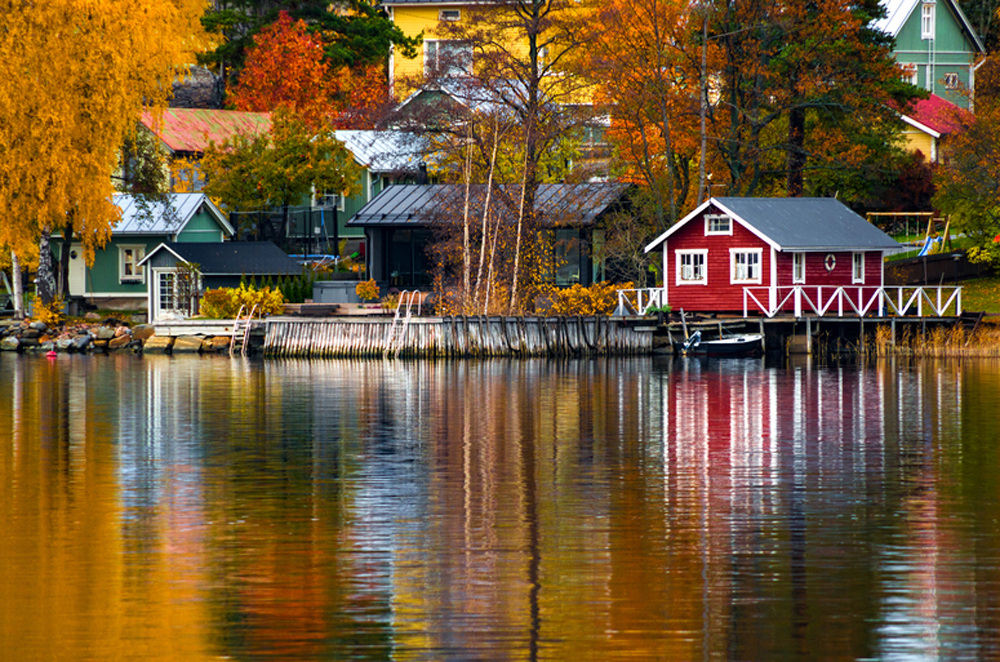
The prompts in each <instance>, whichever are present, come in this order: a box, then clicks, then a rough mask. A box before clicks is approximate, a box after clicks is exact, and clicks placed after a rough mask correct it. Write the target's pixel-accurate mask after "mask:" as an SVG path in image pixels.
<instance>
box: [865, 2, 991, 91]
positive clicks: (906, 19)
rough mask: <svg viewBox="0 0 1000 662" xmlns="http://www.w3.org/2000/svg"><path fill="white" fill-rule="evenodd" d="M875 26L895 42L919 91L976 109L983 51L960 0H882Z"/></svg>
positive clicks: (897, 50)
mask: <svg viewBox="0 0 1000 662" xmlns="http://www.w3.org/2000/svg"><path fill="white" fill-rule="evenodd" d="M881 5H882V6H883V7H884V8H885V9H886V17H885V18H883V19H880V20H879V21H877V22H876V23H875V27H876V28H878V29H880V30H881V31H883V32H885V33H887V34H889V35H891V36H892V37H894V38H895V40H896V45H895V48H894V50H893V54H894V55H895V57H896V61H897V62H898V63H899V64H901V65H903V67H904V68H905V70H906V77H907V79H908V80H909V81H910V82H912V83H913V84H914V85H916V86H917V87H921V88H923V89H925V90H927V91H929V92H930V93H931V94H936V95H937V96H939V97H941V98H943V99H945V100H947V101H950V102H951V103H953V104H955V105H957V106H959V107H961V108H966V109H970V110H971V108H972V101H973V99H974V92H975V87H976V66H977V60H978V59H979V58H980V56H981V55H983V54H984V53H985V50H986V49H985V47H984V46H983V42H982V41H981V40H980V38H979V36H978V35H977V34H976V31H975V30H974V29H973V28H972V24H971V23H970V22H969V19H968V18H966V16H965V14H964V13H963V12H962V9H961V7H959V5H958V2H957V1H956V0H881Z"/></svg>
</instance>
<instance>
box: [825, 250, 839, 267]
mask: <svg viewBox="0 0 1000 662" xmlns="http://www.w3.org/2000/svg"><path fill="white" fill-rule="evenodd" d="M823 264H825V265H826V270H827V271H833V268H834V267H836V266H837V256H836V255H834V254H833V253H827V254H826V259H825V260H823Z"/></svg>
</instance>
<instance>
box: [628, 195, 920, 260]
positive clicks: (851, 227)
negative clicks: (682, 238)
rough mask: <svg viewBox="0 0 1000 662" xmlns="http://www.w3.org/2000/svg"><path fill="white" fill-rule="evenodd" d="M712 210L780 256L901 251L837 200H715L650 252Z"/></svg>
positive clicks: (659, 240) (658, 241) (666, 234)
mask: <svg viewBox="0 0 1000 662" xmlns="http://www.w3.org/2000/svg"><path fill="white" fill-rule="evenodd" d="M709 206H712V207H714V208H716V209H718V210H719V211H722V212H725V213H727V214H729V215H730V216H731V217H733V218H734V219H736V221H738V222H739V223H741V224H742V225H744V226H745V227H747V228H748V229H750V230H751V231H752V232H754V233H755V234H757V235H758V236H759V237H761V239H763V240H764V241H766V242H767V243H768V244H770V245H772V246H774V247H775V248H776V249H777V250H779V251H803V252H809V251H830V250H838V251H864V250H882V251H896V250H899V248H900V245H899V244H898V243H897V242H896V241H895V240H894V239H893V238H892V237H890V236H889V235H887V234H886V233H884V232H882V231H881V230H879V229H878V228H877V227H875V226H874V225H872V224H871V223H869V222H868V221H867V220H865V219H864V218H863V217H861V216H859V215H858V214H856V213H854V212H853V211H851V209H850V208H849V207H847V205H845V204H844V203H842V202H840V201H839V200H835V199H834V198H712V199H711V200H709V201H708V202H707V203H705V204H703V205H702V206H701V207H699V208H698V209H696V210H694V211H693V212H691V213H690V214H688V215H687V216H686V217H684V218H683V219H682V220H680V221H678V222H677V223H676V224H675V225H674V226H673V227H671V228H670V229H669V230H667V231H666V232H664V233H663V234H662V235H660V236H659V237H657V238H656V239H654V240H653V241H652V242H651V243H650V244H649V245H647V246H646V251H647V252H648V251H650V250H652V249H653V248H655V247H656V246H658V245H659V244H661V243H663V241H665V240H666V239H668V238H669V237H670V235H672V234H673V233H674V232H676V231H677V230H679V229H680V228H681V227H683V226H684V225H685V224H686V223H687V222H689V221H691V220H694V219H696V218H700V217H701V215H702V213H704V212H705V211H706V210H707V209H708V207H709Z"/></svg>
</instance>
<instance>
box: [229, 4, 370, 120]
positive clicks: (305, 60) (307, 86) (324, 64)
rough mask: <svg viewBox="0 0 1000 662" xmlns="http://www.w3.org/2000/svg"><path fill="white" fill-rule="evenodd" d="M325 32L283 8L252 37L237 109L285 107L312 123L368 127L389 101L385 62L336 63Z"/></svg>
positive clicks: (233, 97)
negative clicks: (328, 51) (331, 58)
mask: <svg viewBox="0 0 1000 662" xmlns="http://www.w3.org/2000/svg"><path fill="white" fill-rule="evenodd" d="M325 48H326V45H325V44H324V41H323V34H322V33H320V32H310V31H309V29H308V26H307V25H306V23H305V21H302V20H298V21H294V20H292V18H291V16H290V15H289V14H288V12H286V11H282V12H281V13H280V15H279V17H278V20H277V21H276V22H275V23H272V24H271V25H269V26H267V27H265V28H264V29H262V30H261V31H260V33H258V34H257V35H256V36H255V37H254V43H253V46H252V47H251V48H250V49H249V51H248V52H247V58H246V65H245V66H244V68H243V70H242V72H241V73H240V78H239V82H238V83H237V85H236V87H235V88H234V90H233V92H232V94H231V95H230V101H231V102H232V104H233V105H234V106H235V107H236V109H237V110H247V111H256V112H269V111H272V110H275V109H277V108H286V109H288V110H290V111H292V112H293V113H295V114H296V115H297V116H298V117H299V118H300V119H302V120H303V121H304V122H306V124H307V125H309V126H311V127H313V128H319V127H321V126H336V127H343V128H347V127H350V128H370V127H372V126H373V125H374V123H375V120H376V117H377V115H378V113H380V112H381V111H382V109H383V108H384V106H385V105H386V104H387V103H388V101H389V87H388V81H387V79H386V74H385V67H384V66H383V63H381V62H377V63H368V64H364V63H359V64H356V65H355V66H353V67H347V66H342V67H339V68H335V67H333V66H331V65H330V63H329V61H328V60H327V59H326V54H325V50H324V49H325Z"/></svg>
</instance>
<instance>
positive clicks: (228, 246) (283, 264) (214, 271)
mask: <svg viewBox="0 0 1000 662" xmlns="http://www.w3.org/2000/svg"><path fill="white" fill-rule="evenodd" d="M161 250H166V251H169V252H171V253H173V254H174V255H175V256H176V257H177V258H178V259H179V260H183V261H185V262H191V263H194V264H197V265H198V271H200V272H201V274H202V275H203V276H242V275H247V276H267V275H280V274H292V275H295V274H300V273H302V266H301V265H300V264H299V263H298V262H296V261H295V260H293V259H292V258H290V257H288V254H287V253H285V252H284V251H283V250H281V249H280V248H278V247H277V246H276V245H274V244H273V243H272V242H270V241H223V242H190V243H188V242H176V241H170V242H164V243H162V244H160V245H159V246H157V247H156V248H155V249H153V250H152V251H151V252H150V253H149V255H147V256H146V257H145V258H143V260H142V262H140V264H145V263H146V262H148V261H149V260H150V258H152V257H153V255H154V254H156V253H158V252H160V251H161Z"/></svg>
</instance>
